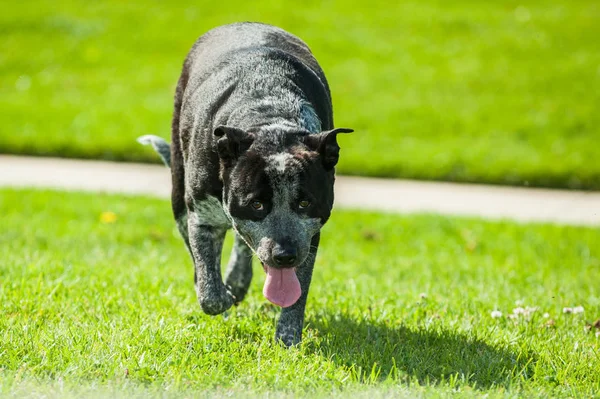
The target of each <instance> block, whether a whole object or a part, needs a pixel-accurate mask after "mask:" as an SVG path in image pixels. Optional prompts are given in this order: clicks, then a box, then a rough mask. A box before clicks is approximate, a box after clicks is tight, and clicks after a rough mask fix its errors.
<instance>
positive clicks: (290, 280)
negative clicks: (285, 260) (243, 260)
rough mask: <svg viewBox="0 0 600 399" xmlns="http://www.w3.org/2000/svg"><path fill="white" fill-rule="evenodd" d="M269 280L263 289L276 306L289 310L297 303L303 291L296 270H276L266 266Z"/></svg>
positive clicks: (264, 293)
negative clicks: (289, 307) (288, 308)
mask: <svg viewBox="0 0 600 399" xmlns="http://www.w3.org/2000/svg"><path fill="white" fill-rule="evenodd" d="M265 268H266V269H267V279H266V280H265V285H264V287H263V295H264V296H265V298H267V299H268V300H269V301H271V302H273V303H274V304H275V305H279V306H281V307H282V308H287V307H288V306H292V305H293V304H295V303H296V301H297V300H298V298H300V294H302V289H301V288H300V281H298V277H296V272H295V271H294V269H275V268H274V267H269V266H266V265H265Z"/></svg>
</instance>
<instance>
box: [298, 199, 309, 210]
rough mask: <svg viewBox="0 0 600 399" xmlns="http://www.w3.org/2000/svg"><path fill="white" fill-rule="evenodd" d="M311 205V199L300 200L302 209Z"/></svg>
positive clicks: (299, 205)
mask: <svg viewBox="0 0 600 399" xmlns="http://www.w3.org/2000/svg"><path fill="white" fill-rule="evenodd" d="M309 206H310V201H307V200H303V201H300V203H299V204H298V208H300V209H306V208H308V207H309Z"/></svg>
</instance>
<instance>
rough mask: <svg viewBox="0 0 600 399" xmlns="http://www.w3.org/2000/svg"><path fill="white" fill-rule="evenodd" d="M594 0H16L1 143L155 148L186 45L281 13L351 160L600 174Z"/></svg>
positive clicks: (465, 175)
mask: <svg viewBox="0 0 600 399" xmlns="http://www.w3.org/2000/svg"><path fill="white" fill-rule="evenodd" d="M599 19H600V4H598V2H597V1H595V0H587V1H586V0H577V1H571V2H567V1H563V0H549V1H543V2H542V1H486V2H476V1H472V0H458V1H455V2H452V3H451V4H449V3H448V2H443V1H439V0H437V1H436V0H423V1H416V0H411V1H400V2H388V1H386V2H383V1H380V2H372V1H371V2H365V3H352V4H350V2H347V1H328V2H321V1H306V2H301V3H295V4H294V6H293V7H291V6H290V5H289V3H286V2H281V1H280V2H278V1H265V2H261V3H260V5H257V4H255V3H254V2H249V1H238V0H233V1H229V2H227V3H226V4H222V5H219V4H215V3H214V2H211V1H206V0H199V1H195V2H193V3H190V2H183V1H169V2H159V1H139V0H137V1H128V2H122V1H117V0H112V1H108V0H107V1H98V2H87V1H72V0H67V1H61V2H60V7H58V6H57V4H56V2H53V1H33V0H32V1H28V2H23V1H21V2H9V3H7V4H4V5H3V7H2V13H0V35H1V36H2V40H1V41H0V121H1V123H0V152H3V153H25V154H37V155H57V156H66V157H84V158H105V159H115V160H128V161H156V162H158V158H157V157H156V156H155V155H154V154H153V153H152V152H151V151H150V150H148V149H147V148H142V147H140V146H139V145H138V144H137V143H136V142H135V138H136V137H137V136H140V135H142V134H158V135H161V136H164V137H168V136H169V126H170V117H171V110H172V97H173V92H174V87H175V82H176V81H177V78H178V74H179V72H180V68H181V64H182V62H183V59H184V57H185V54H186V53H187V51H188V50H189V48H190V46H191V45H192V43H193V42H194V40H195V39H196V38H197V37H198V36H199V35H200V34H202V33H203V32H205V31H206V30H208V29H210V28H211V27H214V26H217V25H220V24H224V23H228V22H233V21H240V20H257V21H263V22H269V23H273V24H277V25H280V26H282V27H283V28H286V29H288V30H290V31H291V32H293V33H295V34H298V35H299V36H301V37H302V38H304V39H305V40H306V41H307V42H308V43H309V44H310V45H311V47H312V48H313V50H314V52H315V54H316V56H317V58H318V59H319V60H320V62H321V63H322V65H323V67H324V69H325V71H326V73H327V75H328V77H329V80H330V83H331V87H332V90H333V97H334V103H335V110H336V121H337V122H336V124H337V125H338V126H347V127H352V128H355V129H356V133H355V134H354V135H350V136H347V137H344V138H342V139H341V145H342V147H343V149H344V150H343V156H342V160H341V163H340V166H339V170H340V172H342V173H346V174H359V175H373V176H388V177H410V178H419V179H438V180H451V181H469V182H486V183H499V184H517V185H531V186H550V187H571V188H587V189H600V159H599V158H598V143H599V142H600V129H599V126H600V113H599V112H598V104H600V69H599V65H600V40H598V37H600V24H598V20H599Z"/></svg>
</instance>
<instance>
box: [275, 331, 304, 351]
mask: <svg viewBox="0 0 600 399" xmlns="http://www.w3.org/2000/svg"><path fill="white" fill-rule="evenodd" d="M275 341H277V342H280V343H282V344H283V345H285V346H287V347H288V348H289V347H290V346H294V345H298V344H299V343H300V341H302V330H298V331H296V330H294V329H292V328H278V329H277V332H276V333H275Z"/></svg>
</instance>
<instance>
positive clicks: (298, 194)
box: [214, 126, 352, 269]
mask: <svg viewBox="0 0 600 399" xmlns="http://www.w3.org/2000/svg"><path fill="white" fill-rule="evenodd" d="M349 132H352V130H351V129H334V130H330V131H325V132H322V133H318V134H308V133H307V132H298V133H297V134H271V135H269V134H266V135H264V134H263V135H256V134H253V133H249V132H245V131H243V130H240V129H236V128H232V127H225V126H221V127H218V128H217V129H215V132H214V134H215V136H217V137H218V141H217V150H218V153H219V158H220V160H221V169H222V179H223V183H224V189H223V190H224V191H223V206H224V208H225V211H226V212H227V213H228V215H229V216H230V218H231V221H232V223H233V226H234V228H235V229H236V231H237V232H238V233H239V234H240V235H241V236H242V237H243V238H244V240H245V241H246V242H247V243H248V245H249V246H250V247H251V248H252V250H253V251H254V252H255V253H256V254H257V256H258V257H259V259H260V261H261V262H262V263H263V265H268V266H269V267H272V268H276V269H286V268H294V267H297V266H299V265H300V264H302V262H303V261H304V260H305V259H306V257H307V256H308V253H309V249H310V243H311V239H312V237H313V236H314V235H315V234H316V233H317V232H318V231H319V230H320V228H321V227H322V226H323V225H324V224H325V222H326V221H327V220H328V219H329V215H330V213H331V208H332V206H333V182H334V167H335V165H336V164H337V161H338V157H339V151H340V147H339V145H338V143H337V139H336V137H337V134H338V133H349Z"/></svg>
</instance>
